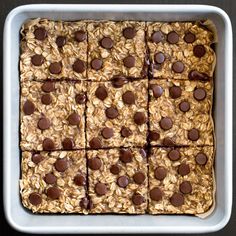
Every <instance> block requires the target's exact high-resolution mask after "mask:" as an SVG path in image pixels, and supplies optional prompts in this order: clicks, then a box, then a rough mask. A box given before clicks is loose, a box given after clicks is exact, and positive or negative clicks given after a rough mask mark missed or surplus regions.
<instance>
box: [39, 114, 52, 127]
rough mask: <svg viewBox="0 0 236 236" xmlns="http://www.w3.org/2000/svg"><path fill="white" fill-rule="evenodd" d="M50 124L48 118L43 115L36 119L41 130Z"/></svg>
mask: <svg viewBox="0 0 236 236" xmlns="http://www.w3.org/2000/svg"><path fill="white" fill-rule="evenodd" d="M50 125H51V122H50V120H49V119H47V118H45V117H43V118H40V119H39V121H38V128H39V129H41V130H45V129H48V128H49V127H50Z"/></svg>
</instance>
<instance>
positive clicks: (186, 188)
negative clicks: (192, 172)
mask: <svg viewBox="0 0 236 236" xmlns="http://www.w3.org/2000/svg"><path fill="white" fill-rule="evenodd" d="M179 190H180V192H181V193H184V194H187V193H191V192H192V185H191V183H190V182H189V181H183V182H182V183H181V184H180V186H179Z"/></svg>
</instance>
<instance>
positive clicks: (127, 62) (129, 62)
mask: <svg viewBox="0 0 236 236" xmlns="http://www.w3.org/2000/svg"><path fill="white" fill-rule="evenodd" d="M123 63H124V66H125V67H127V68H132V67H134V66H135V57H133V56H127V57H125V58H124V60H123Z"/></svg>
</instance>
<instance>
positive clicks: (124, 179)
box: [117, 176, 129, 188]
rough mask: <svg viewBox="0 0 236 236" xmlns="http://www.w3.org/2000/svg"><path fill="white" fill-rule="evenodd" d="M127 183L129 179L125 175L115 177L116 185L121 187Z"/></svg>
mask: <svg viewBox="0 0 236 236" xmlns="http://www.w3.org/2000/svg"><path fill="white" fill-rule="evenodd" d="M128 184H129V179H128V177H127V176H120V177H119V178H118V179H117V185H118V186H119V187H121V188H125V187H126V186H127V185H128Z"/></svg>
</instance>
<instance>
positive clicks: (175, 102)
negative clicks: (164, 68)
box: [149, 79, 213, 146]
mask: <svg viewBox="0 0 236 236" xmlns="http://www.w3.org/2000/svg"><path fill="white" fill-rule="evenodd" d="M212 86H213V85H212V82H201V81H188V80H185V81H183V80H182V81H181V80H156V79H155V80H151V81H150V83H149V95H150V103H149V115H150V117H149V124H150V126H149V128H150V130H149V140H150V142H151V145H164V146H168V145H171V146H172V145H213V121H212V117H211V110H212V96H213V94H212V91H213V88H212Z"/></svg>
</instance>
